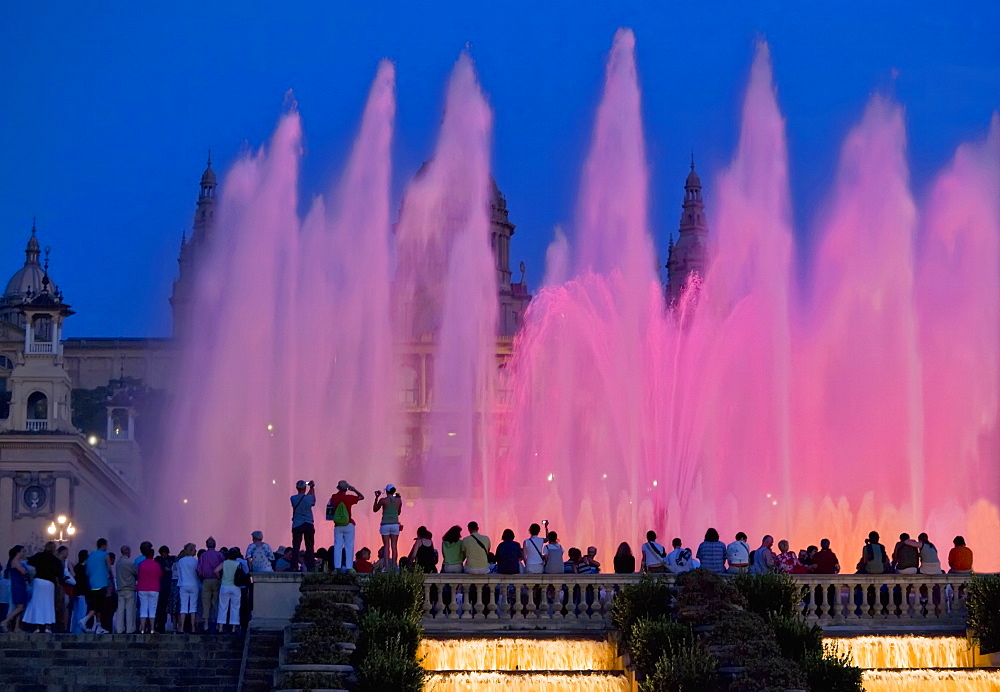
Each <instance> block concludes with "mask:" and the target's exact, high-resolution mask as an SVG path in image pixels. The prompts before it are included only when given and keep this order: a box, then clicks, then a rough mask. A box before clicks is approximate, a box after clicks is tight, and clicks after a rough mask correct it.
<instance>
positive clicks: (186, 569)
mask: <svg viewBox="0 0 1000 692" xmlns="http://www.w3.org/2000/svg"><path fill="white" fill-rule="evenodd" d="M177 586H178V587H184V586H198V558H196V557H195V556H194V555H186V556H184V557H182V558H181V559H180V560H178V561H177Z"/></svg>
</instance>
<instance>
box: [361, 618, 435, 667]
mask: <svg viewBox="0 0 1000 692" xmlns="http://www.w3.org/2000/svg"><path fill="white" fill-rule="evenodd" d="M421 634H422V630H421V629H420V625H418V624H416V623H415V622H413V620H411V619H408V618H405V617H402V616H399V615H395V614H393V613H386V612H383V611H380V610H369V611H368V612H367V613H365V614H364V616H362V618H361V637H360V639H359V641H358V649H357V654H358V657H359V660H364V659H365V658H366V657H367V656H368V655H369V654H370V653H372V652H374V651H377V650H379V649H382V648H384V647H385V642H395V643H396V646H398V647H402V649H403V651H404V652H405V653H407V655H408V656H409V657H410V658H412V659H414V660H416V657H417V647H418V646H419V645H420V637H421Z"/></svg>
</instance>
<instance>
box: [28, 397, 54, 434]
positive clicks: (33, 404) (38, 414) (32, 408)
mask: <svg viewBox="0 0 1000 692" xmlns="http://www.w3.org/2000/svg"><path fill="white" fill-rule="evenodd" d="M48 419H49V398H48V397H47V396H45V395H44V394H43V393H41V392H32V393H31V394H30V395H29V396H28V420H29V421H33V420H34V421H41V420H48ZM40 429H44V428H40Z"/></svg>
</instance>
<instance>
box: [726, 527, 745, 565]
mask: <svg viewBox="0 0 1000 692" xmlns="http://www.w3.org/2000/svg"><path fill="white" fill-rule="evenodd" d="M726 562H727V563H729V567H728V568H727V569H726V573H727V574H746V573H747V572H749V571H750V545H749V544H748V543H747V535H746V534H745V533H743V532H742V531H740V532H738V533H737V534H736V540H735V541H733V542H732V543H730V544H729V545H727V546H726Z"/></svg>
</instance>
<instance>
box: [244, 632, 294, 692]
mask: <svg viewBox="0 0 1000 692" xmlns="http://www.w3.org/2000/svg"><path fill="white" fill-rule="evenodd" d="M284 643H285V634H284V632H283V631H282V630H262V629H253V628H251V629H250V633H249V634H248V635H247V640H246V645H245V647H244V660H243V672H242V674H241V677H240V687H239V691H238V692H271V688H272V686H273V681H274V670H275V668H277V667H278V654H279V653H280V651H281V648H282V646H283V645H284Z"/></svg>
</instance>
